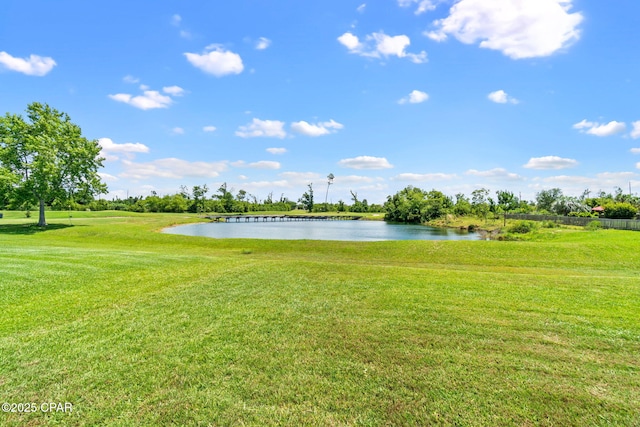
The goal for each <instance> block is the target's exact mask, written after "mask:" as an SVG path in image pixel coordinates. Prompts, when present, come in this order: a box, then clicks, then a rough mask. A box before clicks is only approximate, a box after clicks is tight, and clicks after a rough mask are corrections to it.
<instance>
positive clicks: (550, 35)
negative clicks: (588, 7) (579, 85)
mask: <svg viewBox="0 0 640 427" xmlns="http://www.w3.org/2000/svg"><path fill="white" fill-rule="evenodd" d="M571 7H572V0H534V1H523V0H491V1H487V0H460V1H458V2H457V3H455V4H454V5H453V6H452V7H451V10H450V11H449V12H450V14H449V16H448V17H446V18H444V19H440V20H437V21H435V22H434V25H435V27H436V30H435V31H432V32H429V33H426V35H427V36H429V37H430V38H432V39H434V40H440V41H441V40H445V39H446V38H447V35H452V36H453V37H455V38H456V39H458V40H459V41H460V42H462V43H466V44H472V43H476V42H477V41H480V47H481V48H487V49H493V50H498V51H500V52H502V53H503V54H504V55H506V56H508V57H510V58H513V59H522V58H535V57H543V56H549V55H552V54H553V53H555V52H557V51H559V50H561V49H563V48H566V47H567V46H569V45H571V44H572V43H574V42H575V41H577V40H578V39H579V38H580V30H579V29H578V25H579V24H580V23H581V22H582V19H583V17H582V14H580V13H579V12H576V13H571V12H570V10H571Z"/></svg>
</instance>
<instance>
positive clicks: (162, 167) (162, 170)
mask: <svg viewBox="0 0 640 427" xmlns="http://www.w3.org/2000/svg"><path fill="white" fill-rule="evenodd" d="M122 165H123V168H124V170H123V172H122V173H121V174H120V177H121V178H130V179H148V178H153V177H157V178H170V179H182V178H185V177H201V178H215V177H217V176H218V175H220V172H223V171H225V170H227V168H228V166H227V163H226V162H190V161H187V160H182V159H176V158H168V159H158V160H154V161H152V162H147V163H135V162H132V161H129V160H123V161H122Z"/></svg>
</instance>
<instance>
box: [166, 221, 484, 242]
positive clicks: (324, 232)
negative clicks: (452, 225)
mask: <svg viewBox="0 0 640 427" xmlns="http://www.w3.org/2000/svg"><path fill="white" fill-rule="evenodd" d="M164 232H165V233H170V234H182V235H185V236H203V237H213V238H217V239H229V238H247V239H283V240H300V239H308V240H352V241H376V240H477V239H478V236H477V235H476V234H475V233H468V232H463V231H458V230H453V229H447V228H433V227H427V226H424V225H404V224H387V223H386V222H384V221H291V222H289V221H285V222H238V223H236V222H228V223H225V222H210V223H209V222H207V223H198V224H188V225H179V226H177V227H172V228H168V229H166V230H164Z"/></svg>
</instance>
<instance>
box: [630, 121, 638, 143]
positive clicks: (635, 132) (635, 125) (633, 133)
mask: <svg viewBox="0 0 640 427" xmlns="http://www.w3.org/2000/svg"><path fill="white" fill-rule="evenodd" d="M631 126H633V130H632V131H631V138H633V139H638V138H640V120H638V121H637V122H632V123H631Z"/></svg>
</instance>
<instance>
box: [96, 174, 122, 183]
mask: <svg viewBox="0 0 640 427" xmlns="http://www.w3.org/2000/svg"><path fill="white" fill-rule="evenodd" d="M98 176H99V177H100V178H101V179H102V180H103V181H107V182H112V181H117V180H118V177H117V176H113V175H111V174H109V173H105V172H98Z"/></svg>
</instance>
